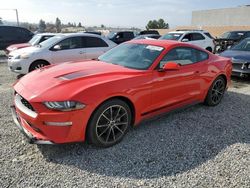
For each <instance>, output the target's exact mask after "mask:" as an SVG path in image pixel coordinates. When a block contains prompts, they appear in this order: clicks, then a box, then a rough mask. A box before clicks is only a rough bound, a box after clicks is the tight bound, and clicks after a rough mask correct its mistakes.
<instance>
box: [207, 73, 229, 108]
mask: <svg viewBox="0 0 250 188" xmlns="http://www.w3.org/2000/svg"><path fill="white" fill-rule="evenodd" d="M225 90H226V81H225V79H224V78H223V77H221V76H220V77H218V78H217V79H216V80H215V81H214V82H213V84H212V85H211V87H210V88H209V91H208V93H207V97H206V99H205V104H206V105H208V106H216V105H218V104H219V103H220V102H221V99H222V98H223V96H224V93H225Z"/></svg>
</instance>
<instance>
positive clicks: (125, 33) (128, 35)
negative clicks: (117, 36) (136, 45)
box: [123, 32, 134, 39]
mask: <svg viewBox="0 0 250 188" xmlns="http://www.w3.org/2000/svg"><path fill="white" fill-rule="evenodd" d="M123 36H124V38H126V39H132V38H134V33H132V32H124V33H123Z"/></svg>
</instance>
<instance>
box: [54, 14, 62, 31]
mask: <svg viewBox="0 0 250 188" xmlns="http://www.w3.org/2000/svg"><path fill="white" fill-rule="evenodd" d="M55 26H56V32H57V33H60V32H61V30H62V23H61V20H60V19H59V18H56V23H55Z"/></svg>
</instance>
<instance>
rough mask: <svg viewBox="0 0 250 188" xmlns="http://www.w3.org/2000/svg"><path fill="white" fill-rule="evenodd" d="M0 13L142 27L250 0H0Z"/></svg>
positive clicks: (186, 19) (28, 18)
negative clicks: (150, 21)
mask: <svg viewBox="0 0 250 188" xmlns="http://www.w3.org/2000/svg"><path fill="white" fill-rule="evenodd" d="M0 4H1V7H0V17H2V18H3V19H4V20H10V21H15V12H14V11H13V10H3V9H5V8H6V9H18V12H19V19H20V21H28V22H32V23H38V21H39V20H40V19H43V20H45V21H46V22H54V21H55V19H56V17H59V18H60V19H61V21H62V22H63V23H68V22H76V23H78V22H81V23H82V24H83V25H85V26H93V25H101V24H104V25H106V26H119V27H123V26H125V27H133V26H134V27H139V28H144V27H145V25H146V24H147V22H148V20H151V19H158V18H163V19H165V20H166V21H167V22H168V23H169V24H170V27H175V26H178V25H190V24H191V17H192V11H193V10H207V9H216V8H230V7H237V6H240V5H246V4H250V1H249V0H203V1H200V0H182V1H181V0H179V1H177V0H0Z"/></svg>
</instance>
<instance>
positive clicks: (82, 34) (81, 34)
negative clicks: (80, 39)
mask: <svg viewBox="0 0 250 188" xmlns="http://www.w3.org/2000/svg"><path fill="white" fill-rule="evenodd" d="M58 35H61V36H89V37H98V38H102V36H101V35H96V34H92V33H58Z"/></svg>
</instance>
